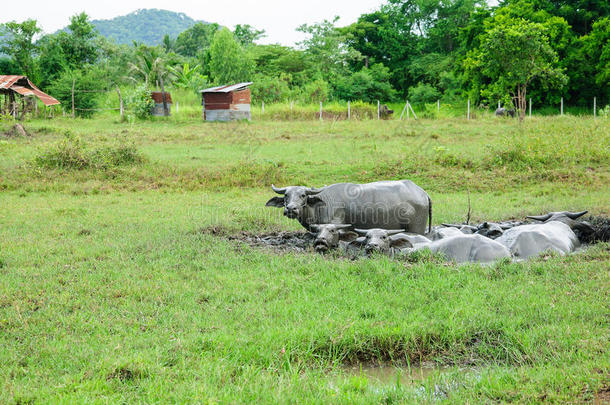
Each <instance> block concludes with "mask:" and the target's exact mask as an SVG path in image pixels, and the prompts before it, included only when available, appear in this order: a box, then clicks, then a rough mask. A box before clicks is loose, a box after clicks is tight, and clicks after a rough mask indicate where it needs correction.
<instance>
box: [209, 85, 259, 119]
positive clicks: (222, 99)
mask: <svg viewBox="0 0 610 405" xmlns="http://www.w3.org/2000/svg"><path fill="white" fill-rule="evenodd" d="M251 84H252V82H246V83H237V84H232V85H227V86H217V87H211V88H209V89H205V90H201V96H202V97H201V102H202V105H203V119H204V120H205V121H233V120H243V119H247V120H250V119H251V118H252V115H251V109H250V89H249V88H248V86H250V85H251Z"/></svg>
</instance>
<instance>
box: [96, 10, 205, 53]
mask: <svg viewBox="0 0 610 405" xmlns="http://www.w3.org/2000/svg"><path fill="white" fill-rule="evenodd" d="M198 22H202V23H204V24H207V22H205V21H196V20H193V19H192V18H191V17H189V16H187V15H186V14H184V13H176V12H173V11H168V10H159V9H156V8H152V9H140V10H137V11H134V12H133V13H129V14H127V15H123V16H120V17H115V18H113V19H111V20H92V21H91V23H92V24H93V25H95V27H96V28H97V30H98V31H99V33H100V34H102V35H103V36H105V37H107V38H113V39H114V40H115V41H116V42H117V43H119V44H129V45H131V44H132V43H133V41H137V42H143V43H145V44H147V45H158V44H160V43H161V42H162V40H163V36H165V34H169V36H170V37H172V38H176V37H177V36H178V34H180V33H181V32H182V31H184V30H186V29H187V28H190V27H191V26H193V25H195V24H196V23H198Z"/></svg>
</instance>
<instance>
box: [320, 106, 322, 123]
mask: <svg viewBox="0 0 610 405" xmlns="http://www.w3.org/2000/svg"><path fill="white" fill-rule="evenodd" d="M320 121H322V102H321V101H320Z"/></svg>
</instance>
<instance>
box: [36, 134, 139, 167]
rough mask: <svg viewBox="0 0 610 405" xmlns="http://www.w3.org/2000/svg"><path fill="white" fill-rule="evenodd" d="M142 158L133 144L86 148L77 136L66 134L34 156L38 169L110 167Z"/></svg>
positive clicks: (133, 162)
mask: <svg viewBox="0 0 610 405" xmlns="http://www.w3.org/2000/svg"><path fill="white" fill-rule="evenodd" d="M143 160H144V158H143V157H142V155H141V154H140V152H139V151H138V150H137V149H136V147H135V145H132V144H125V143H117V144H113V145H106V146H102V147H98V148H88V147H86V145H84V144H83V142H82V141H81V140H80V138H78V137H74V136H72V135H66V138H65V139H63V140H62V141H61V142H59V143H57V144H55V145H53V146H51V147H50V148H49V149H48V150H46V151H42V152H40V153H39V154H38V155H37V156H36V157H35V158H34V162H33V164H34V166H35V167H37V168H39V169H66V170H82V169H89V168H91V169H100V170H105V169H110V168H113V167H118V166H125V165H132V164H137V163H141V162H142V161H143Z"/></svg>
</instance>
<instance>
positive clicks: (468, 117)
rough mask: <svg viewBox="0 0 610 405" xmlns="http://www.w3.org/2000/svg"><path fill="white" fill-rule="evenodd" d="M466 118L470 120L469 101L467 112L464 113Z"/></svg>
mask: <svg viewBox="0 0 610 405" xmlns="http://www.w3.org/2000/svg"><path fill="white" fill-rule="evenodd" d="M466 118H467V119H468V120H470V99H468V112H467V113H466Z"/></svg>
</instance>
